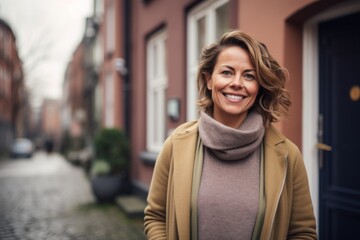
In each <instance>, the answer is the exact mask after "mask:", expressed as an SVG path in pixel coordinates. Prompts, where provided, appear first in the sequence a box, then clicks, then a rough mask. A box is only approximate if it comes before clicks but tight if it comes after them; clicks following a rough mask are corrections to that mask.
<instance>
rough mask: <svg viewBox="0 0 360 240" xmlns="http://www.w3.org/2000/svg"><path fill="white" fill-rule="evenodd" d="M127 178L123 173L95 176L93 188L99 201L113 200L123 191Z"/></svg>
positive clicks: (92, 182)
mask: <svg viewBox="0 0 360 240" xmlns="http://www.w3.org/2000/svg"><path fill="white" fill-rule="evenodd" d="M124 184H126V180H125V179H124V177H123V176H122V175H114V176H93V177H92V178H91V188H92V191H93V194H94V196H95V198H96V200H97V202H113V201H114V200H115V198H116V197H117V196H119V195H120V194H121V193H122V190H123V188H124V187H123V186H124Z"/></svg>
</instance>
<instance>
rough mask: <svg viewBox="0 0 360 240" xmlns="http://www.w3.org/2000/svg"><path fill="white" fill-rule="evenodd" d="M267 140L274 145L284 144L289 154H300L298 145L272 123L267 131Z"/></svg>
mask: <svg viewBox="0 0 360 240" xmlns="http://www.w3.org/2000/svg"><path fill="white" fill-rule="evenodd" d="M265 142H266V143H267V144H268V145H272V146H279V147H280V146H281V145H283V146H284V147H285V148H286V150H287V151H288V153H289V154H300V150H299V148H298V146H297V145H296V144H295V143H294V142H292V141H291V140H290V139H289V138H287V137H286V136H285V135H284V134H283V133H281V132H280V131H279V130H278V129H277V128H276V127H275V126H274V125H270V126H269V127H267V128H266V131H265Z"/></svg>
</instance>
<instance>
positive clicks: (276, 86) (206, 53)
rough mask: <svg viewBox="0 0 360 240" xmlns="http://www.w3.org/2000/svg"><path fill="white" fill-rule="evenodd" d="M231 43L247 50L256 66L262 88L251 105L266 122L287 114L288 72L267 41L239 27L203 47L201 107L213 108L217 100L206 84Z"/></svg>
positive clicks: (288, 99) (199, 74)
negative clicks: (286, 87)
mask: <svg viewBox="0 0 360 240" xmlns="http://www.w3.org/2000/svg"><path fill="white" fill-rule="evenodd" d="M231 46H238V47H241V48H243V49H244V50H246V51H247V52H248V54H249V57H250V59H251V62H252V64H253V66H254V67H255V71H256V74H257V81H258V82H259V84H260V89H259V92H258V95H257V98H256V101H255V103H254V106H253V107H252V109H254V110H256V111H258V112H259V113H260V114H261V115H262V116H263V120H264V125H265V126H268V125H269V124H270V123H271V122H276V121H279V120H280V119H281V118H282V117H283V116H286V115H287V113H288V109H289V107H290V105H291V101H290V96H289V93H288V92H287V90H286V89H285V84H286V81H287V78H288V74H287V73H288V72H287V70H286V69H285V68H283V67H282V66H280V65H279V63H278V62H277V61H276V60H275V59H274V58H273V57H272V56H271V55H270V53H269V52H268V50H267V48H266V46H265V44H263V43H261V42H259V41H257V40H255V39H254V38H252V37H251V36H249V35H247V34H246V33H244V32H242V31H240V30H234V31H229V32H227V33H225V34H224V35H223V36H222V37H221V39H220V41H219V42H216V43H214V44H212V45H210V46H208V47H206V48H204V49H203V50H202V53H201V57H200V62H199V67H198V73H197V84H198V90H199V100H198V105H199V108H200V110H204V111H207V112H212V111H213V107H214V102H213V100H212V98H211V90H209V89H208V88H207V80H206V79H207V78H206V77H207V76H211V75H212V73H213V71H214V67H215V65H216V62H217V59H218V56H219V54H220V53H221V51H222V50H224V49H225V48H228V47H231Z"/></svg>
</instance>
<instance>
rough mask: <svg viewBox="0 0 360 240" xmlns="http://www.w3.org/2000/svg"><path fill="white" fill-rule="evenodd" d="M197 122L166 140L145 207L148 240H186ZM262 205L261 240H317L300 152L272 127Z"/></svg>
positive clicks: (267, 142)
mask: <svg viewBox="0 0 360 240" xmlns="http://www.w3.org/2000/svg"><path fill="white" fill-rule="evenodd" d="M197 137H198V122H197V121H194V122H188V123H185V124H183V125H181V126H180V127H178V128H177V129H176V130H175V131H174V132H173V133H172V134H171V136H170V137H169V138H168V139H167V140H166V141H165V143H164V146H163V149H162V151H161V152H160V154H159V156H158V158H157V160H156V164H155V169H154V174H153V178H152V182H151V185H150V190H149V195H148V199H147V201H148V206H147V207H146V208H145V218H144V221H145V233H146V235H147V237H148V239H156V240H160V239H167V240H176V239H179V240H190V236H191V234H190V229H191V226H190V224H191V223H190V200H191V186H192V174H193V166H194V158H195V148H196V141H197ZM264 154H265V158H264V169H265V170H264V171H265V173H264V175H265V198H266V207H265V214H264V223H263V226H262V229H261V235H260V239H273V240H281V239H316V238H317V234H316V221H315V217H314V213H313V207H312V204H311V198H310V192H309V186H308V179H307V174H306V170H305V166H304V163H303V160H302V156H301V153H300V151H299V150H298V148H297V147H296V146H295V145H294V144H293V143H292V142H290V141H289V140H288V139H286V138H285V137H284V136H283V135H282V134H280V133H279V132H278V131H277V130H276V129H275V128H274V127H273V126H270V127H269V128H267V129H266V131H265V153H264Z"/></svg>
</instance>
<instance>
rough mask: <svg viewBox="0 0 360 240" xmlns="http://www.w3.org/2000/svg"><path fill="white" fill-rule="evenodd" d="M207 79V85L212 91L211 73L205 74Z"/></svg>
mask: <svg viewBox="0 0 360 240" xmlns="http://www.w3.org/2000/svg"><path fill="white" fill-rule="evenodd" d="M205 80H206V87H207V89H209V90H210V91H211V90H212V80H211V76H210V75H209V74H205Z"/></svg>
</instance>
